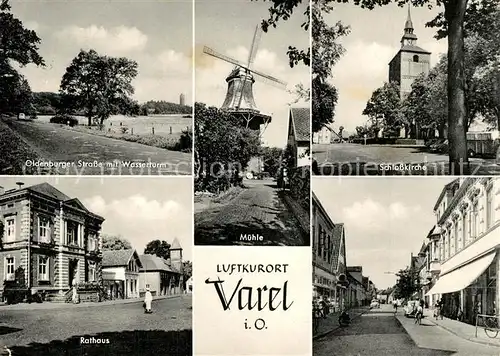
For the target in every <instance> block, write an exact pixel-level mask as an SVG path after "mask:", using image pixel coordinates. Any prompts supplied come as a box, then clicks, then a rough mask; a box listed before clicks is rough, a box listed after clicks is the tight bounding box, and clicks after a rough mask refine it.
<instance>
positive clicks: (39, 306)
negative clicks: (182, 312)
mask: <svg viewBox="0 0 500 356" xmlns="http://www.w3.org/2000/svg"><path fill="white" fill-rule="evenodd" d="M188 295H189V296H191V294H190V293H187V294H173V295H162V296H159V297H153V301H155V300H162V299H170V298H177V297H181V296H188ZM142 302H144V298H131V299H114V300H106V301H103V302H97V303H92V302H88V303H79V304H73V303H56V302H43V303H31V304H28V303H19V304H11V305H7V304H0V312H2V310H45V309H68V308H87V307H100V306H107V305H120V304H131V303H142Z"/></svg>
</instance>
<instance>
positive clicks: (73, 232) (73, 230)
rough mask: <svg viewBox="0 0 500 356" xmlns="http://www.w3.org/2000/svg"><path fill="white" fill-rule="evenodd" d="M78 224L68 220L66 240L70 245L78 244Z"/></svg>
mask: <svg viewBox="0 0 500 356" xmlns="http://www.w3.org/2000/svg"><path fill="white" fill-rule="evenodd" d="M77 228H78V225H77V224H76V223H74V222H72V221H67V222H66V241H67V243H68V245H78V233H77Z"/></svg>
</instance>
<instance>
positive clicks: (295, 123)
mask: <svg viewBox="0 0 500 356" xmlns="http://www.w3.org/2000/svg"><path fill="white" fill-rule="evenodd" d="M310 119H311V113H310V109H309V108H290V114H289V120H288V140H287V144H288V146H289V147H290V148H291V149H292V155H293V160H294V166H295V167H303V166H310V165H311V152H310V147H309V146H310V142H311V129H310V127H311V123H310Z"/></svg>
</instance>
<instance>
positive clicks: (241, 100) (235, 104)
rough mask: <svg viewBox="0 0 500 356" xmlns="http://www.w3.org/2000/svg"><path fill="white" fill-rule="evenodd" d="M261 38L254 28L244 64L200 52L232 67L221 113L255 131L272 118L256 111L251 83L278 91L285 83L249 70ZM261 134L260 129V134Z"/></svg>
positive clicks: (204, 51)
mask: <svg viewBox="0 0 500 356" xmlns="http://www.w3.org/2000/svg"><path fill="white" fill-rule="evenodd" d="M261 35H262V29H261V28H260V26H259V25H257V27H256V29H255V33H254V37H253V41H252V46H251V48H250V53H249V55H248V61H247V63H246V64H245V63H242V62H240V61H238V60H236V59H234V58H231V57H229V56H226V55H223V54H221V53H219V52H217V51H215V50H213V49H212V48H209V47H207V46H204V47H203V53H205V54H207V55H210V56H212V57H215V58H218V59H221V60H223V61H225V62H228V63H231V64H234V65H235V67H234V69H233V70H232V71H231V73H230V74H229V76H228V77H227V78H226V82H227V94H226V98H225V100H224V103H223V104H222V107H221V110H225V111H227V112H229V113H231V114H232V115H233V116H237V117H238V118H240V119H241V122H243V123H246V127H248V128H251V129H253V130H259V131H260V127H261V125H264V130H265V128H266V127H267V125H268V124H269V123H270V122H271V119H272V118H271V116H270V115H266V114H263V113H261V112H260V110H259V109H257V105H256V104H255V99H254V96H253V83H255V78H257V79H259V80H261V81H264V82H267V83H270V84H272V85H274V86H277V87H279V88H281V89H284V88H285V87H286V83H285V82H283V81H281V80H279V79H277V78H275V77H273V76H271V75H268V74H265V73H262V72H260V71H257V70H255V69H253V68H252V66H253V62H254V60H255V56H256V55H257V49H258V47H259V41H260V37H261ZM262 133H263V130H262V132H260V134H262Z"/></svg>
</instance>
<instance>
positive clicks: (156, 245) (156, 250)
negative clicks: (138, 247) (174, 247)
mask: <svg viewBox="0 0 500 356" xmlns="http://www.w3.org/2000/svg"><path fill="white" fill-rule="evenodd" d="M144 253H145V254H149V255H155V256H158V257H161V258H163V259H165V260H168V259H169V258H170V244H169V243H168V242H167V241H163V240H162V241H160V240H153V241H149V242H148V244H147V245H146V248H145V249H144Z"/></svg>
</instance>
